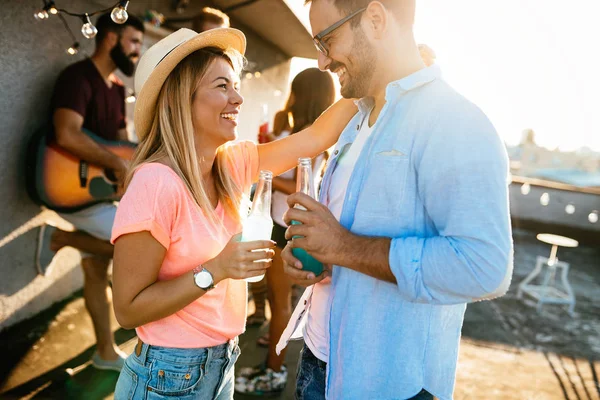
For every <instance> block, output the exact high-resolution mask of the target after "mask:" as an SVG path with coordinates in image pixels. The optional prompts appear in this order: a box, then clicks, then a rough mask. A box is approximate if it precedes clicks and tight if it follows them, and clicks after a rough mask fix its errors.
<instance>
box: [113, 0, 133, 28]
mask: <svg viewBox="0 0 600 400" xmlns="http://www.w3.org/2000/svg"><path fill="white" fill-rule="evenodd" d="M127 5H129V1H121V2H120V3H119V5H118V6H116V7H115V8H113V10H112V12H111V13H110V18H111V19H112V20H113V21H114V22H115V24H124V23H125V21H127V18H128V17H129V15H128V14H127Z"/></svg>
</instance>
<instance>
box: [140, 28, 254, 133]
mask: <svg viewBox="0 0 600 400" xmlns="http://www.w3.org/2000/svg"><path fill="white" fill-rule="evenodd" d="M205 47H217V48H219V49H223V50H227V49H231V48H232V49H234V50H237V51H238V52H239V53H241V54H242V55H243V54H244V53H245V52H246V37H245V36H244V34H243V33H242V32H241V31H239V30H237V29H233V28H217V29H211V30H208V31H206V32H202V33H199V34H198V35H196V36H194V37H193V38H191V39H189V40H187V41H185V42H183V43H182V44H180V45H179V46H177V47H175V48H174V49H173V50H171V52H170V53H168V54H167V55H166V56H165V57H164V58H163V59H162V60H161V61H160V62H159V63H158V65H157V66H156V67H155V68H154V70H153V71H152V73H150V75H149V76H148V79H147V80H146V82H145V83H144V85H143V86H142V89H141V90H140V92H139V93H138V94H137V99H136V104H135V112H134V114H133V122H134V125H135V131H136V134H137V137H138V139H139V140H140V141H141V140H142V139H143V138H144V137H145V136H146V135H147V134H148V133H149V132H150V128H151V126H152V121H153V119H154V112H155V109H156V103H157V101H158V95H159V93H160V90H161V89H162V86H163V84H164V83H165V80H166V79H167V77H168V76H169V74H170V73H171V71H173V69H174V68H175V67H176V66H177V64H179V62H181V60H183V59H184V58H185V57H187V56H189V55H190V54H192V53H193V52H195V51H196V50H199V49H202V48H205Z"/></svg>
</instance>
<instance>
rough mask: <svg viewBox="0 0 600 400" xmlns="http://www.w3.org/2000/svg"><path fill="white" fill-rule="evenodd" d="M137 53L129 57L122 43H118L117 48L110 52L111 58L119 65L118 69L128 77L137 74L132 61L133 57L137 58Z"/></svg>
mask: <svg viewBox="0 0 600 400" xmlns="http://www.w3.org/2000/svg"><path fill="white" fill-rule="evenodd" d="M137 56H138V55H137V54H136V53H133V54H130V55H127V54H125V51H124V50H123V46H121V43H120V42H119V43H117V45H116V46H115V47H113V49H112V50H111V51H110V58H112V60H113V62H114V63H115V64H116V65H117V68H119V70H120V71H121V72H122V73H123V74H125V75H126V76H133V73H134V72H135V63H134V62H133V61H132V60H131V59H132V58H133V57H137Z"/></svg>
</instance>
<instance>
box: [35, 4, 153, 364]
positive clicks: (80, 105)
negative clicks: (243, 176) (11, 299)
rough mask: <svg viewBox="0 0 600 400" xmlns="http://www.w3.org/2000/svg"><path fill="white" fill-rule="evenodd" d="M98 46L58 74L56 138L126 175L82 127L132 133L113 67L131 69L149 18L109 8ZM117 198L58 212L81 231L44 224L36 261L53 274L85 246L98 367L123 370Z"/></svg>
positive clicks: (113, 136)
mask: <svg viewBox="0 0 600 400" xmlns="http://www.w3.org/2000/svg"><path fill="white" fill-rule="evenodd" d="M96 27H97V29H98V34H97V36H96V49H95V51H94V54H93V55H92V56H91V57H90V58H86V59H84V60H82V61H79V62H76V63H75V64H72V65H70V66H68V67H67V68H66V69H65V70H64V71H62V73H61V74H60V76H59V77H58V80H57V83H56V86H55V88H54V94H53V96H52V101H51V109H52V120H53V127H54V133H53V134H54V139H55V141H56V143H57V144H58V145H59V146H60V147H62V148H63V149H65V150H66V151H67V152H69V153H71V154H72V155H74V156H75V157H78V158H80V159H82V160H85V161H86V162H87V163H89V164H94V165H97V166H99V167H103V168H106V169H109V170H112V171H114V174H115V176H116V177H117V179H118V180H119V182H120V181H121V180H122V179H123V177H124V174H125V172H126V169H127V161H125V160H124V159H121V158H119V157H118V156H116V155H114V154H113V153H111V152H110V151H108V150H106V149H105V148H104V147H102V146H101V145H100V144H98V143H97V142H95V141H94V140H93V139H92V138H90V137H89V136H87V135H86V134H85V133H83V132H82V128H85V129H87V130H89V131H91V132H93V133H94V134H95V135H97V136H99V137H101V138H103V139H106V140H111V141H116V140H127V131H126V129H125V126H126V120H125V89H124V87H123V84H122V82H121V81H120V80H119V79H118V78H117V77H116V76H115V75H114V74H113V73H114V72H115V70H116V69H117V68H118V69H119V70H121V72H123V73H124V74H125V75H127V76H132V75H133V72H134V69H135V64H136V62H137V61H138V59H139V56H140V52H141V47H142V39H143V33H144V25H143V23H142V22H141V21H140V20H139V19H137V18H135V17H134V16H131V15H130V16H129V18H128V19H127V21H126V22H125V23H124V24H122V25H118V24H116V23H114V22H113V21H112V20H111V18H110V14H104V15H102V16H100V18H98V21H97V23H96ZM115 212H116V206H115V204H114V203H112V202H106V203H100V204H96V205H93V206H91V207H88V208H85V209H83V210H81V211H77V212H74V213H68V214H67V213H59V215H60V216H61V217H62V218H64V219H65V220H67V221H68V222H70V223H71V224H73V226H75V228H76V229H77V230H76V231H74V232H68V231H63V230H60V229H58V228H56V227H54V226H51V225H45V226H43V227H42V228H41V231H40V238H39V242H38V251H37V260H36V265H37V267H38V270H39V272H40V273H41V274H42V275H46V274H47V269H48V267H49V266H50V264H51V262H52V259H53V257H54V255H55V254H56V252H58V251H59V250H60V249H61V248H63V247H66V246H70V247H74V248H76V249H78V250H80V251H81V253H82V260H81V266H82V267H83V272H84V298H85V304H86V308H87V310H88V312H89V313H90V316H91V318H92V322H93V324H94V331H95V334H96V341H97V351H96V353H94V356H93V358H92V364H93V365H94V366H95V367H96V368H99V369H113V370H117V371H118V370H120V369H121V367H122V365H123V359H124V357H125V355H124V354H122V353H121V352H120V351H119V349H118V347H117V346H116V344H115V341H114V338H113V334H112V331H111V328H110V318H109V316H110V311H109V310H110V306H111V304H110V300H109V297H108V295H107V287H108V266H109V264H110V261H111V259H112V256H113V246H112V245H111V244H110V242H109V240H110V235H111V230H112V225H113V220H114V217H115Z"/></svg>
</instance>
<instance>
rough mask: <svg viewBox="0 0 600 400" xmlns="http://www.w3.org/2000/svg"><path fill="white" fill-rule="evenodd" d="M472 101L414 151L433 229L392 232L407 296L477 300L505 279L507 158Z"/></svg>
mask: <svg viewBox="0 0 600 400" xmlns="http://www.w3.org/2000/svg"><path fill="white" fill-rule="evenodd" d="M473 108H474V110H472V111H473V112H472V113H471V114H472V115H470V118H464V116H463V118H462V120H461V121H460V122H459V123H456V121H453V123H448V121H445V119H444V118H441V119H440V121H439V122H438V124H437V125H436V128H435V129H434V132H432V134H431V135H430V136H429V137H428V138H426V139H425V140H428V142H427V144H426V145H425V146H423V148H424V150H423V151H422V153H421V154H418V155H417V156H416V160H415V163H416V164H417V165H416V168H417V171H418V179H417V183H418V191H419V196H421V198H422V199H423V202H424V205H425V208H426V212H427V215H428V216H429V218H431V220H432V222H433V225H434V226H435V229H436V231H437V232H435V234H434V235H433V236H431V237H402V238H393V239H392V243H391V247H390V254H389V263H390V267H391V270H392V273H393V274H394V276H395V277H396V280H397V284H398V287H399V289H400V292H401V293H402V296H404V297H405V298H406V299H407V300H409V301H414V302H425V303H437V304H457V303H464V302H471V301H476V300H483V299H487V298H493V297H496V296H499V295H502V294H504V293H505V292H506V291H507V290H508V286H509V284H510V278H511V276H512V237H511V228H510V217H509V205H508V159H507V156H506V150H505V148H504V145H503V144H502V142H501V140H500V138H499V137H498V135H497V133H496V131H495V129H494V128H493V126H492V124H491V123H490V122H489V121H488V120H487V118H486V117H485V115H483V113H481V111H479V110H478V109H476V108H475V107H474V106H473ZM451 114H452V113H449V115H451ZM450 118H452V117H450ZM449 126H450V127H452V128H450V129H449V130H448V127H449ZM436 129H437V130H439V131H438V132H435V130H436Z"/></svg>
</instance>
